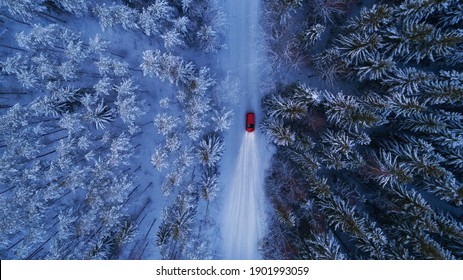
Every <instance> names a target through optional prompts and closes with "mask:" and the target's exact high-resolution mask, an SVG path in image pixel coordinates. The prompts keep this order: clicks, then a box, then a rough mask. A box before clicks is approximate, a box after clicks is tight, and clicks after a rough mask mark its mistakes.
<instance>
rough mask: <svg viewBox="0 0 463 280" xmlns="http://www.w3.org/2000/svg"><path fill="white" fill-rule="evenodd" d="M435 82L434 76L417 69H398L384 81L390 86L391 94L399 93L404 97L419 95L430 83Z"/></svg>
mask: <svg viewBox="0 0 463 280" xmlns="http://www.w3.org/2000/svg"><path fill="white" fill-rule="evenodd" d="M432 80H433V75H432V74H430V73H426V72H424V71H421V70H418V69H416V68H398V69H397V71H395V72H394V73H392V74H391V75H390V76H388V77H386V78H385V79H384V80H383V83H384V84H385V85H387V86H389V91H390V92H398V93H400V94H404V95H412V96H413V95H416V94H419V93H420V91H421V89H422V88H423V87H424V86H425V85H426V84H427V82H428V81H432Z"/></svg>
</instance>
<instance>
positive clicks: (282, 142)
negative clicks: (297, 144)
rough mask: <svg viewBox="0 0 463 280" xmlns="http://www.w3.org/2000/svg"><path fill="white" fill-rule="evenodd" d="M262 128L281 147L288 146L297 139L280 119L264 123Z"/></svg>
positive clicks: (268, 120)
mask: <svg viewBox="0 0 463 280" xmlns="http://www.w3.org/2000/svg"><path fill="white" fill-rule="evenodd" d="M262 128H263V130H264V133H265V135H267V136H268V137H269V138H270V140H271V141H272V142H273V143H275V144H276V145H279V146H288V145H290V144H292V143H293V142H294V140H295V139H296V134H295V133H294V132H293V131H291V129H290V127H289V126H286V125H285V124H284V123H283V121H282V120H280V119H267V120H265V121H264V122H262Z"/></svg>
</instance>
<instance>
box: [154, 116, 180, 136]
mask: <svg viewBox="0 0 463 280" xmlns="http://www.w3.org/2000/svg"><path fill="white" fill-rule="evenodd" d="M179 122H180V119H179V118H177V117H174V116H171V115H168V114H166V113H162V114H157V115H156V117H154V126H155V127H156V128H157V130H158V131H159V132H160V133H161V134H162V135H164V136H166V135H168V134H169V133H170V132H172V131H173V130H174V129H175V128H176V127H177V126H178V125H179Z"/></svg>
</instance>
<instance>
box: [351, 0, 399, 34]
mask: <svg viewBox="0 0 463 280" xmlns="http://www.w3.org/2000/svg"><path fill="white" fill-rule="evenodd" d="M394 12H395V8H394V7H391V6H388V5H384V4H380V5H376V4H375V5H373V6H372V7H371V8H366V7H364V8H362V9H361V10H360V15H359V16H357V17H354V18H352V19H350V20H349V22H348V25H347V26H348V27H349V28H350V29H353V30H360V31H365V32H368V33H373V32H380V31H383V30H385V29H386V28H387V27H389V26H390V25H391V24H392V23H393V21H394V16H393V15H394V14H393V13H394Z"/></svg>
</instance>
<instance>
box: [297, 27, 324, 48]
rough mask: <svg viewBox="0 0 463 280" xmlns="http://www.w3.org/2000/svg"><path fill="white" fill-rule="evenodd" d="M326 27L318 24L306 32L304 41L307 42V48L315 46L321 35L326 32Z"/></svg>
mask: <svg viewBox="0 0 463 280" xmlns="http://www.w3.org/2000/svg"><path fill="white" fill-rule="evenodd" d="M325 29H326V27H325V26H323V25H321V24H319V23H317V24H315V25H313V26H311V27H309V28H307V30H305V31H304V33H303V36H304V39H303V40H304V41H305V42H307V44H306V48H307V47H308V46H309V45H312V44H314V43H315V42H316V41H318V40H320V37H321V35H322V34H323V32H325Z"/></svg>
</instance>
